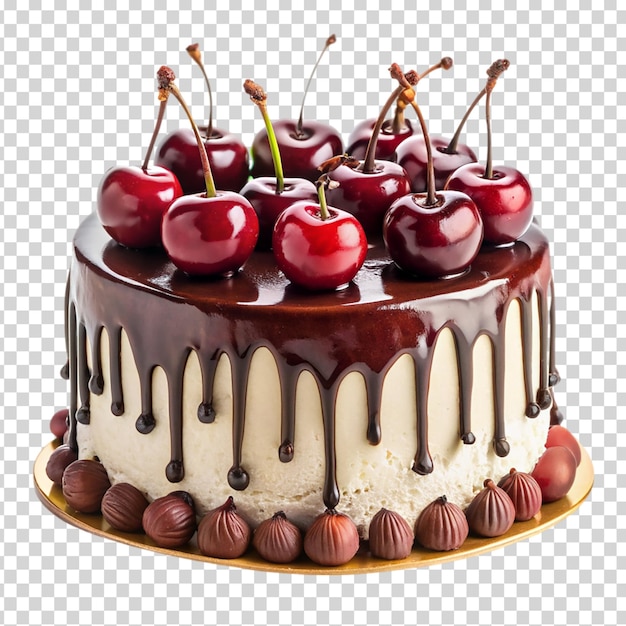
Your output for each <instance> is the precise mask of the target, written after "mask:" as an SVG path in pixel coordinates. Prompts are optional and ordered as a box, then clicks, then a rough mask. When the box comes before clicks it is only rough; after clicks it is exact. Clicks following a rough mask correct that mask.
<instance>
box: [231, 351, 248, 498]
mask: <svg viewBox="0 0 626 626" xmlns="http://www.w3.org/2000/svg"><path fill="white" fill-rule="evenodd" d="M253 353H254V350H248V351H247V354H244V355H243V356H241V357H237V356H235V357H234V358H231V359H230V360H231V371H232V378H233V465H232V467H231V468H230V470H229V471H228V484H229V485H230V486H231V487H232V488H233V489H236V490H237V491H243V490H244V489H246V487H247V486H248V483H249V482H250V476H249V475H248V473H247V472H246V470H245V469H244V468H243V467H242V466H241V460H242V459H241V456H242V455H241V451H242V449H243V434H244V430H245V425H246V395H247V391H248V374H249V372H250V361H251V358H252V354H253Z"/></svg>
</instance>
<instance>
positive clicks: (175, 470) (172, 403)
mask: <svg viewBox="0 0 626 626" xmlns="http://www.w3.org/2000/svg"><path fill="white" fill-rule="evenodd" d="M188 357H189V351H186V352H184V353H183V355H182V358H181V359H180V360H179V361H178V363H177V367H176V368H174V369H172V370H170V369H168V370H166V371H165V375H166V376H167V388H168V398H169V403H168V408H169V414H170V455H171V456H170V462H169V463H168V464H167V467H166V468H165V475H166V476H167V479H168V480H169V481H170V482H171V483H179V482H180V481H181V480H182V479H183V478H184V476H185V470H184V466H183V373H184V370H185V365H186V363H187V359H188Z"/></svg>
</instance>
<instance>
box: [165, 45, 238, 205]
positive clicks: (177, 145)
mask: <svg viewBox="0 0 626 626" xmlns="http://www.w3.org/2000/svg"><path fill="white" fill-rule="evenodd" d="M187 53H188V54H189V56H190V57H191V58H192V59H193V60H194V61H195V62H196V63H197V64H198V66H199V67H200V70H201V71H202V74H203V75H204V79H205V82H206V86H207V90H208V92H209V119H208V122H207V125H206V126H200V127H199V129H200V133H201V135H202V137H203V140H204V147H205V149H206V151H207V154H208V157H209V162H210V164H211V171H212V172H213V176H214V178H215V184H216V186H217V187H218V188H219V189H225V190H229V191H239V190H240V189H241V188H242V187H243V186H244V185H245V184H246V181H247V180H248V176H249V168H250V157H249V154H248V149H247V148H246V146H245V144H244V143H243V142H242V141H241V139H240V138H239V137H237V136H236V135H234V134H233V133H229V132H228V131H226V130H222V129H219V128H216V127H214V126H213V94H212V92H211V84H210V82H209V79H208V76H207V74H206V70H205V68H204V64H203V63H202V56H201V53H200V47H199V45H198V44H192V45H190V46H188V47H187ZM155 163H156V164H157V165H160V166H162V167H165V168H166V169H168V170H171V171H172V172H174V173H175V174H176V176H177V177H178V180H179V181H180V184H181V186H182V188H183V191H184V193H186V194H190V193H199V192H201V191H203V190H204V171H203V169H202V163H201V161H200V156H199V154H198V146H197V143H196V137H195V135H194V133H193V131H192V130H191V129H190V128H181V129H178V130H175V131H173V132H172V133H170V134H168V135H167V137H166V138H165V139H164V140H163V142H162V143H161V145H160V146H159V148H158V150H157V155H156V158H155Z"/></svg>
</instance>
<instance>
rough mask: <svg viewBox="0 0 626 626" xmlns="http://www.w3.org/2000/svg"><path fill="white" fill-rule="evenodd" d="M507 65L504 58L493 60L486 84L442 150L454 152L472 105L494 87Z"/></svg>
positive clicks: (448, 152)
mask: <svg viewBox="0 0 626 626" xmlns="http://www.w3.org/2000/svg"><path fill="white" fill-rule="evenodd" d="M509 65H510V63H509V61H507V60H506V59H498V60H497V61H494V62H493V63H492V64H491V66H490V67H489V69H488V70H487V76H489V79H488V80H487V84H486V85H485V87H484V88H483V89H482V90H481V91H480V92H479V94H478V95H477V96H476V97H475V98H474V101H473V102H472V104H470V105H469V108H468V109H467V111H466V112H465V115H464V116H463V119H462V120H461V121H460V122H459V125H458V127H457V129H456V132H455V133H454V137H452V140H451V141H450V143H449V144H448V147H447V148H446V149H445V150H444V152H445V153H447V154H456V151H457V148H458V145H459V139H460V137H461V131H462V130H463V127H464V126H465V122H467V119H468V117H469V116H470V114H471V112H472V111H473V110H474V107H475V106H476V105H477V104H478V103H479V102H480V100H481V99H482V97H483V96H484V95H485V94H486V93H488V92H490V91H492V90H493V88H494V87H495V84H496V81H497V80H498V77H499V76H500V74H502V72H504V71H505V70H506V69H507V68H508V67H509Z"/></svg>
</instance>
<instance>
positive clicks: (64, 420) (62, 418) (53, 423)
mask: <svg viewBox="0 0 626 626" xmlns="http://www.w3.org/2000/svg"><path fill="white" fill-rule="evenodd" d="M68 415H69V410H68V409H59V410H58V411H57V412H56V413H55V414H54V415H53V416H52V417H51V418H50V432H51V433H52V434H53V435H54V436H55V437H56V438H57V439H60V440H63V436H64V435H65V433H66V432H67V425H68Z"/></svg>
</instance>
